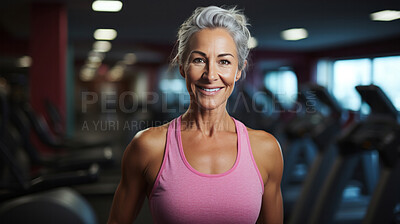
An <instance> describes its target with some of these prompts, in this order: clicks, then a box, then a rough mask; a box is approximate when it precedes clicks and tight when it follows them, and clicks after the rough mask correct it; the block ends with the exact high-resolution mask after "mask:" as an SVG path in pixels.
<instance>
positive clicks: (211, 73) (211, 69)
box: [202, 63, 218, 81]
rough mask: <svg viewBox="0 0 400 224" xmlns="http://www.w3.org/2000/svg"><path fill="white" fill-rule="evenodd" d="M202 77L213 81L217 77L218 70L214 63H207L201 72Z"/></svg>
mask: <svg viewBox="0 0 400 224" xmlns="http://www.w3.org/2000/svg"><path fill="white" fill-rule="evenodd" d="M202 77H203V78H204V79H208V80H209V81H215V80H217V79H218V70H217V68H216V65H215V64H214V63H207V66H206V69H205V70H204V72H203V76H202Z"/></svg>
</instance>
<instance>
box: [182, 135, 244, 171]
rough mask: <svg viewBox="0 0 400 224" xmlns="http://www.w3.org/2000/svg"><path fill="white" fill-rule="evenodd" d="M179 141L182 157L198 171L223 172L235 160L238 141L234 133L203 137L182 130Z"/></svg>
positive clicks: (230, 166) (229, 167)
mask: <svg viewBox="0 0 400 224" xmlns="http://www.w3.org/2000/svg"><path fill="white" fill-rule="evenodd" d="M181 142H182V144H181V147H182V151H183V154H184V155H183V156H184V159H186V161H187V162H188V163H189V164H190V166H191V167H192V168H193V169H195V170H197V171H198V172H200V173H205V174H220V173H224V172H226V171H228V170H229V169H231V168H232V167H233V165H234V164H235V162H236V158H237V152H238V143H237V142H238V141H237V136H236V134H235V133H223V134H220V135H218V136H215V137H205V136H200V135H198V134H196V133H190V132H186V133H185V132H182V137H181Z"/></svg>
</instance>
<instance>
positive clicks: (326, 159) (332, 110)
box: [282, 84, 343, 223]
mask: <svg viewBox="0 0 400 224" xmlns="http://www.w3.org/2000/svg"><path fill="white" fill-rule="evenodd" d="M299 98H300V99H301V101H302V105H303V111H302V113H303V114H302V115H300V116H298V117H296V118H294V119H293V120H292V121H291V122H289V123H288V126H287V127H286V133H287V135H288V138H289V139H290V140H291V147H289V148H288V149H287V150H286V151H285V153H284V159H285V171H284V176H283V179H282V190H283V196H284V202H285V216H287V217H290V219H289V223H304V218H305V217H306V216H307V215H306V214H307V210H310V204H312V203H313V201H314V200H315V198H314V197H313V196H314V195H315V192H317V191H318V189H319V186H320V185H321V182H322V180H323V177H324V176H325V174H326V173H327V171H328V168H329V167H330V164H332V162H333V159H332V158H334V157H335V152H336V151H335V150H334V149H333V148H332V147H330V146H331V145H332V142H333V141H334V140H335V137H336V135H337V134H338V133H339V132H340V128H341V123H342V120H341V118H342V113H343V111H342V109H341V107H340V106H339V104H338V103H337V102H336V100H335V99H334V98H333V97H332V96H331V95H330V94H329V93H328V91H327V89H326V88H325V87H323V86H320V85H317V84H305V85H302V86H301V95H300V96H299ZM307 105H308V106H307ZM302 155H303V156H304V157H305V162H306V166H307V165H308V169H307V172H306V176H305V177H304V178H303V181H302V183H301V184H297V185H295V184H293V179H295V178H293V176H292V175H293V174H292V173H293V170H295V169H296V166H297V162H298V160H299V158H300V157H301V156H302Z"/></svg>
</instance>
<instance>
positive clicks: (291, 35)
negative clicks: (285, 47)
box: [281, 28, 308, 40]
mask: <svg viewBox="0 0 400 224" xmlns="http://www.w3.org/2000/svg"><path fill="white" fill-rule="evenodd" d="M281 37H282V38H283V39H284V40H301V39H305V38H307V37H308V32H307V30H306V29H304V28H293V29H288V30H284V31H282V32H281Z"/></svg>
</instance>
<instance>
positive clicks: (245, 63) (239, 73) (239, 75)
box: [235, 60, 247, 82]
mask: <svg viewBox="0 0 400 224" xmlns="http://www.w3.org/2000/svg"><path fill="white" fill-rule="evenodd" d="M246 66H247V60H246V61H244V64H243V68H242V69H241V70H239V71H238V72H237V74H236V78H235V82H236V81H238V80H239V79H240V77H242V71H243V70H244V69H245V68H246Z"/></svg>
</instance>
